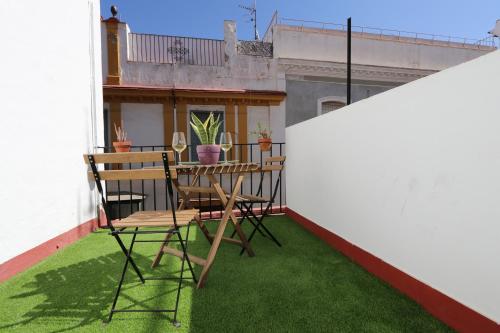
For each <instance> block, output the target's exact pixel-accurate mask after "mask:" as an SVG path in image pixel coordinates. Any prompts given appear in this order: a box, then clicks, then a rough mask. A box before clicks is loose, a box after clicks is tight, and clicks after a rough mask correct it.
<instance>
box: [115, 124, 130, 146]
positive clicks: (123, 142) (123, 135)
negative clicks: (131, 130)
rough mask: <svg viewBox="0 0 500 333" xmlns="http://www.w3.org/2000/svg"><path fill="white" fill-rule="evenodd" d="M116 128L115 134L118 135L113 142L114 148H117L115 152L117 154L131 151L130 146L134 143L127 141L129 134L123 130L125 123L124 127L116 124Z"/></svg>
mask: <svg viewBox="0 0 500 333" xmlns="http://www.w3.org/2000/svg"><path fill="white" fill-rule="evenodd" d="M113 125H114V126H115V133H116V140H118V141H115V142H113V147H115V151H116V152H117V153H127V152H129V151H130V146H132V141H130V140H127V132H125V130H124V129H123V121H122V125H121V127H120V126H118V127H117V126H116V124H113Z"/></svg>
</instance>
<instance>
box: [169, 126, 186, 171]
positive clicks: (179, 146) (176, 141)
mask: <svg viewBox="0 0 500 333" xmlns="http://www.w3.org/2000/svg"><path fill="white" fill-rule="evenodd" d="M186 147H187V145H186V138H185V137H184V132H174V136H173V138H172V148H174V150H175V151H176V152H177V154H179V164H181V153H182V152H183V151H184V149H186Z"/></svg>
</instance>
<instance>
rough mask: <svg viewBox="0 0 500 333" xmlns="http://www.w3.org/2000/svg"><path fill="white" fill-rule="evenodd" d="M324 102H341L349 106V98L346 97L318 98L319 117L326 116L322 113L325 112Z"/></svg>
mask: <svg viewBox="0 0 500 333" xmlns="http://www.w3.org/2000/svg"><path fill="white" fill-rule="evenodd" d="M324 102H340V103H344V104H347V98H346V97H345V96H326V97H321V98H318V102H317V109H316V110H317V115H318V116H321V115H322V114H324V113H322V111H323V108H322V104H323V103H324Z"/></svg>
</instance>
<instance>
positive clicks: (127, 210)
mask: <svg viewBox="0 0 500 333" xmlns="http://www.w3.org/2000/svg"><path fill="white" fill-rule="evenodd" d="M192 149H195V148H193V147H192V146H188V147H187V154H186V153H184V155H183V156H185V155H187V156H188V158H186V159H185V158H183V159H182V161H183V162H185V161H188V160H189V161H190V162H191V159H190V158H189V156H191V150H192ZM161 150H172V148H171V146H169V145H167V146H165V145H163V146H162V145H153V146H132V147H131V151H134V152H136V151H161ZM113 151H114V148H113V147H97V152H99V153H100V152H107V153H108V152H113ZM284 154H285V143H283V142H279V143H273V144H272V146H271V150H270V151H267V152H263V151H261V150H260V147H259V144H258V143H249V144H233V148H232V149H231V151H229V152H228V160H239V161H245V162H255V163H258V164H260V165H261V166H262V163H263V162H264V160H265V158H266V157H270V156H279V155H284ZM222 155H223V153H222V152H221V159H222V158H223V156H222ZM177 162H178V155H177V154H176V163H177ZM148 166H155V163H148V164H145V163H137V164H132V163H129V164H121V165H113V166H112V167H113V168H120V169H136V168H144V167H148ZM260 176H261V175H260V173H250V174H248V175H247V177H245V181H244V182H243V184H242V186H241V190H240V192H241V193H242V194H256V192H257V190H258V186H259V183H260ZM277 177H278V172H272V173H268V174H267V175H265V176H264V182H263V186H262V193H261V195H262V196H263V197H269V198H270V197H272V191H273V190H274V185H275V183H276V180H277ZM179 178H180V179H179V182H180V183H181V184H190V183H191V181H192V176H191V175H181V176H179ZM233 178H234V179H233ZM234 181H236V177H233V175H232V174H227V175H219V182H220V184H221V186H222V187H223V188H224V189H225V190H226V191H229V190H230V189H232V188H233V186H234ZM105 185H106V186H105V187H106V201H107V202H108V204H109V206H110V207H111V212H112V218H113V219H115V218H119V219H120V218H124V217H126V216H128V215H130V214H131V213H133V212H134V211H137V210H165V209H168V208H169V207H167V206H166V205H167V203H166V200H165V198H164V196H165V183H164V182H162V181H161V180H138V181H135V180H134V181H129V180H127V181H109V182H108V181H106V182H105ZM198 186H208V180H206V179H201V178H199V179H198ZM285 195H286V182H285V174H284V173H283V174H282V178H281V181H280V183H279V188H278V193H277V195H276V198H275V203H274V205H273V212H274V213H283V212H284V207H285V205H286V201H285ZM176 199H177V202H179V196H178V194H177V195H176ZM191 200H192V202H191V205H192V206H193V207H195V208H198V209H200V217H201V218H202V219H213V218H217V217H219V216H221V215H222V213H223V207H222V206H221V203H220V202H219V200H218V199H216V198H215V197H212V195H211V194H210V195H208V196H203V195H202V194H197V196H196V197H194V198H191ZM262 208H263V207H262V205H260V207H259V206H257V205H256V206H255V209H256V210H258V209H260V210H262ZM259 212H260V211H256V213H259Z"/></svg>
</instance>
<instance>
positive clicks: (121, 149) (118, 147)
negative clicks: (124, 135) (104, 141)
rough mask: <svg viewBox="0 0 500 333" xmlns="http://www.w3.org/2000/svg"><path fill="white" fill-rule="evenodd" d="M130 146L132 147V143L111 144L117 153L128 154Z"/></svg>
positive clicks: (117, 142) (118, 142)
mask: <svg viewBox="0 0 500 333" xmlns="http://www.w3.org/2000/svg"><path fill="white" fill-rule="evenodd" d="M130 146H132V141H115V142H113V147H115V151H116V152H117V153H128V152H129V151H130Z"/></svg>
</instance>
